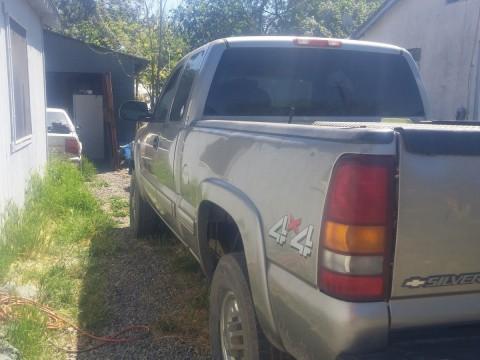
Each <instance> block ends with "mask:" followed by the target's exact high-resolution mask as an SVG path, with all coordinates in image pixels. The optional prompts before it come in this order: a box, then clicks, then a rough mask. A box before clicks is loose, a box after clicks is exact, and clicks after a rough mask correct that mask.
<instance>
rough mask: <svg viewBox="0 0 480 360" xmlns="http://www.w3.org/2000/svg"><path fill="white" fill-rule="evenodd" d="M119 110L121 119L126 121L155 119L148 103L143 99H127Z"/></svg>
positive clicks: (149, 120)
mask: <svg viewBox="0 0 480 360" xmlns="http://www.w3.org/2000/svg"><path fill="white" fill-rule="evenodd" d="M118 112H119V115H120V119H121V120H125V121H143V122H151V121H152V120H153V118H152V114H151V113H150V111H148V106H147V104H146V103H144V102H141V101H127V102H125V103H123V104H122V105H121V106H120V109H119V111H118Z"/></svg>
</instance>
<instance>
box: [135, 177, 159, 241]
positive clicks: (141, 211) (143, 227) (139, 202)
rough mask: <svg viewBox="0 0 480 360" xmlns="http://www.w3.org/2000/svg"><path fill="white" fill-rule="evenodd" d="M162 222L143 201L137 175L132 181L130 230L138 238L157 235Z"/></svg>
mask: <svg viewBox="0 0 480 360" xmlns="http://www.w3.org/2000/svg"><path fill="white" fill-rule="evenodd" d="M160 222H161V220H160V218H159V217H158V215H157V214H156V213H155V211H154V210H153V209H152V207H151V206H150V204H149V203H148V202H147V201H146V200H144V199H143V197H142V195H141V194H140V191H139V189H138V186H137V184H136V181H135V175H132V177H131V180H130V228H131V229H132V232H133V236H134V237H136V238H141V237H145V236H148V235H152V234H155V233H156V232H158V230H159V223H160Z"/></svg>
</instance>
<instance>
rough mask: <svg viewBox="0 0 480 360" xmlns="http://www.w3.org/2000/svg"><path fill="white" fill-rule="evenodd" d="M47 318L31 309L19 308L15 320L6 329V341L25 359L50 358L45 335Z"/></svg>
mask: <svg viewBox="0 0 480 360" xmlns="http://www.w3.org/2000/svg"><path fill="white" fill-rule="evenodd" d="M46 321H47V320H46V317H45V316H44V315H43V314H42V313H40V312H39V311H38V310H36V309H34V308H31V307H23V308H17V309H16V310H15V314H14V319H13V320H12V321H9V322H8V323H7V325H6V327H5V335H6V339H7V341H8V342H9V343H11V344H12V345H13V346H15V348H17V349H18V350H19V351H20V354H21V356H22V358H23V359H26V360H30V359H32V360H34V359H48V358H50V355H51V354H49V349H48V348H47V346H48V343H47V337H46V335H45V329H46Z"/></svg>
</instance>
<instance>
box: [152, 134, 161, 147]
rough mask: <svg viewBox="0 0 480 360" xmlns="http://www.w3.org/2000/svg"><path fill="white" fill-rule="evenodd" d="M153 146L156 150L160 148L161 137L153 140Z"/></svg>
mask: <svg viewBox="0 0 480 360" xmlns="http://www.w3.org/2000/svg"><path fill="white" fill-rule="evenodd" d="M152 146H153V148H154V149H155V150H157V149H158V147H159V146H160V137H158V136H155V137H154V138H153V143H152Z"/></svg>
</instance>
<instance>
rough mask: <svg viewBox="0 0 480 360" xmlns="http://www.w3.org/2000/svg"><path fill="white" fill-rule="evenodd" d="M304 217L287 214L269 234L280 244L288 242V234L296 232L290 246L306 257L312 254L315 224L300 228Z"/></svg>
mask: <svg viewBox="0 0 480 360" xmlns="http://www.w3.org/2000/svg"><path fill="white" fill-rule="evenodd" d="M301 224H302V219H295V218H294V217H293V216H292V215H285V216H283V217H282V218H281V219H280V220H278V221H277V222H276V223H275V224H274V225H273V226H272V227H271V228H270V230H269V231H268V235H269V236H270V237H271V238H272V239H274V240H275V241H276V243H277V244H279V245H282V246H283V245H284V244H285V243H286V242H287V238H288V235H289V234H290V233H292V232H293V233H294V234H295V236H293V238H291V239H290V246H291V247H292V248H294V249H296V250H297V251H298V252H299V254H300V255H303V256H305V257H307V256H310V255H311V254H312V246H313V243H312V235H313V225H308V226H307V227H306V228H305V229H303V230H300V225H301Z"/></svg>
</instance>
